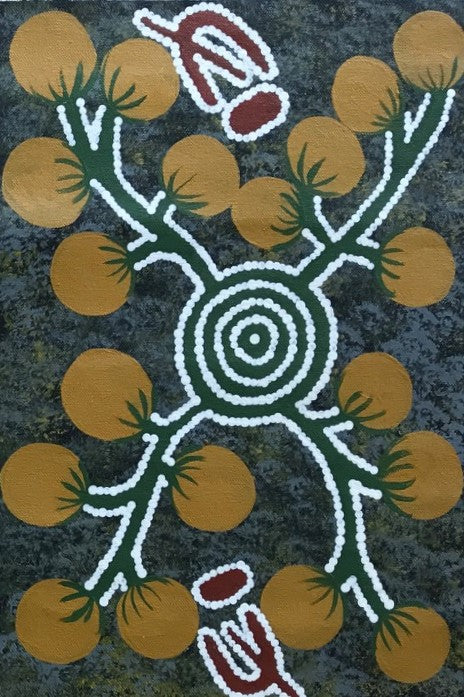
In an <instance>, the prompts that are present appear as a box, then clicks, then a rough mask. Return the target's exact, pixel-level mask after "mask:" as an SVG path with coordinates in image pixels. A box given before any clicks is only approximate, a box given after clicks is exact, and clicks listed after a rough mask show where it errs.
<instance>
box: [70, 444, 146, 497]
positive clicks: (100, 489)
mask: <svg viewBox="0 0 464 697" xmlns="http://www.w3.org/2000/svg"><path fill="white" fill-rule="evenodd" d="M142 439H143V440H144V441H145V442H146V443H148V447H147V448H146V449H145V452H144V453H143V455H142V457H141V459H140V460H139V462H138V464H137V469H136V470H135V472H134V474H133V475H132V477H129V479H127V480H126V481H125V482H123V483H122V484H117V485H116V486H94V485H93V484H92V485H91V486H89V489H88V492H89V494H90V495H91V496H94V495H95V496H98V495H104V496H117V495H118V494H121V493H122V492H123V491H129V489H133V488H134V487H135V485H136V484H137V482H139V480H140V478H141V477H142V474H143V473H144V472H145V470H146V469H147V467H148V463H149V461H150V458H151V456H152V454H153V451H154V450H155V448H156V444H157V443H158V440H159V438H158V436H155V435H151V434H149V433H144V434H143V436H142ZM84 510H85V508H84Z"/></svg>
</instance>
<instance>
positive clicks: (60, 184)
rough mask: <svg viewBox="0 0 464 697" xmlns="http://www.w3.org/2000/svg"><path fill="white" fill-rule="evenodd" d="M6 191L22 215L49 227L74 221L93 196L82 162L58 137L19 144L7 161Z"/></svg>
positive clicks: (11, 202)
mask: <svg viewBox="0 0 464 697" xmlns="http://www.w3.org/2000/svg"><path fill="white" fill-rule="evenodd" d="M2 191H3V196H4V198H5V201H6V202H7V203H8V205H9V206H10V207H11V208H12V209H13V210H14V211H15V212H16V213H17V214H18V215H20V216H21V218H24V220H27V222H28V223H31V225H38V226H40V227H48V228H55V227H64V226H65V225H71V223H74V221H75V220H76V219H77V218H78V217H79V215H80V213H81V210H82V209H83V207H84V206H85V204H86V202H87V200H88V197H89V194H88V189H87V185H86V183H85V176H84V171H83V168H82V165H81V164H80V162H79V160H78V159H77V157H76V156H75V155H74V153H73V152H72V150H70V149H69V148H68V147H67V146H66V145H65V144H64V143H63V142H62V141H61V140H58V139H57V138H31V139H30V140H25V141H24V142H23V143H20V144H19V145H17V146H16V147H15V149H14V150H12V151H11V153H10V154H9V156H8V159H7V161H6V163H5V167H4V170H3V177H2Z"/></svg>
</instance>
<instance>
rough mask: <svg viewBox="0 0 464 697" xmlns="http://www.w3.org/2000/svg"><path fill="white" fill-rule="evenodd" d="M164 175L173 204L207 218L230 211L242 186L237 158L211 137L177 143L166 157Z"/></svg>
mask: <svg viewBox="0 0 464 697" xmlns="http://www.w3.org/2000/svg"><path fill="white" fill-rule="evenodd" d="M162 171H163V181H164V185H165V187H166V188H168V187H169V186H171V188H172V190H173V199H174V201H177V202H178V204H179V205H184V206H187V207H191V210H192V211H193V212H194V213H196V214H197V215H201V216H205V217H208V216H211V215H217V214H218V213H221V211H224V210H225V209H226V208H229V207H230V206H231V205H232V203H233V201H234V200H235V197H236V195H237V191H238V187H239V185H240V172H239V169H238V165H237V162H236V160H235V157H234V156H233V155H232V153H231V152H229V150H228V149H227V148H226V146H225V145H223V144H222V143H220V142H219V141H218V140H216V139H215V138H211V136H204V135H194V136H187V138H183V139H182V140H179V141H177V143H175V144H174V145H173V146H172V147H171V148H169V150H168V151H167V153H166V155H165V156H164V159H163V167H162ZM198 204H204V205H201V206H200V207H197V206H198Z"/></svg>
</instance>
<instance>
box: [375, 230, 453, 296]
mask: <svg viewBox="0 0 464 697" xmlns="http://www.w3.org/2000/svg"><path fill="white" fill-rule="evenodd" d="M391 261H393V264H392V263H389V262H391ZM382 264H383V271H382V273H381V278H382V282H383V284H384V285H385V287H386V288H387V289H388V290H389V291H390V292H391V293H393V295H392V300H394V301H395V302H397V303H399V304H400V305H406V306H407V307H424V306H426V305H433V304H434V303H437V302H440V300H443V298H444V297H445V296H446V295H448V293H449V291H450V288H451V286H452V285H453V281H454V274H455V265H454V259H453V255H452V253H451V250H450V248H449V247H448V245H447V244H446V242H445V240H444V239H443V237H442V236H441V235H439V234H438V233H437V232H434V230H429V229H428V228H422V227H414V228H408V229H407V230H404V232H401V233H400V234H399V235H396V236H395V237H393V239H391V240H390V241H389V242H388V243H387V244H386V245H385V247H384V248H383V250H382ZM390 274H393V275H394V276H397V278H392V277H391V275H390Z"/></svg>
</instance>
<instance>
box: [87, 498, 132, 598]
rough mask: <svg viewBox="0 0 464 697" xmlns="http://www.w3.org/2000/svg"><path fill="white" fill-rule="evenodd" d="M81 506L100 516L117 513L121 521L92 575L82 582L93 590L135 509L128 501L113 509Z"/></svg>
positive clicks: (121, 538) (114, 553)
mask: <svg viewBox="0 0 464 697" xmlns="http://www.w3.org/2000/svg"><path fill="white" fill-rule="evenodd" d="M82 508H83V510H84V511H85V512H86V513H90V515H93V516H96V517H100V518H105V517H114V516H118V515H120V516H121V523H120V525H119V528H118V531H117V533H116V535H115V536H114V537H113V540H112V542H111V546H110V548H109V549H108V551H107V553H106V554H105V556H104V557H103V558H102V559H100V561H99V562H98V564H97V568H96V569H95V572H94V573H93V575H92V576H91V577H90V578H89V579H88V580H87V581H86V582H85V583H84V588H85V589H86V590H88V591H91V590H93V588H95V586H96V585H97V583H98V581H99V580H100V578H101V576H102V575H103V573H104V572H105V571H106V569H107V568H108V567H109V565H110V564H111V562H112V561H113V559H114V557H115V555H116V552H117V551H118V549H119V547H120V546H121V544H122V541H123V539H124V535H125V534H126V531H127V528H128V527H129V523H130V519H131V517H132V513H133V511H134V509H135V502H134V501H129V502H128V503H127V504H126V505H125V506H119V508H114V509H113V510H108V509H105V508H94V507H93V506H89V504H84V506H83V507H82Z"/></svg>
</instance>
